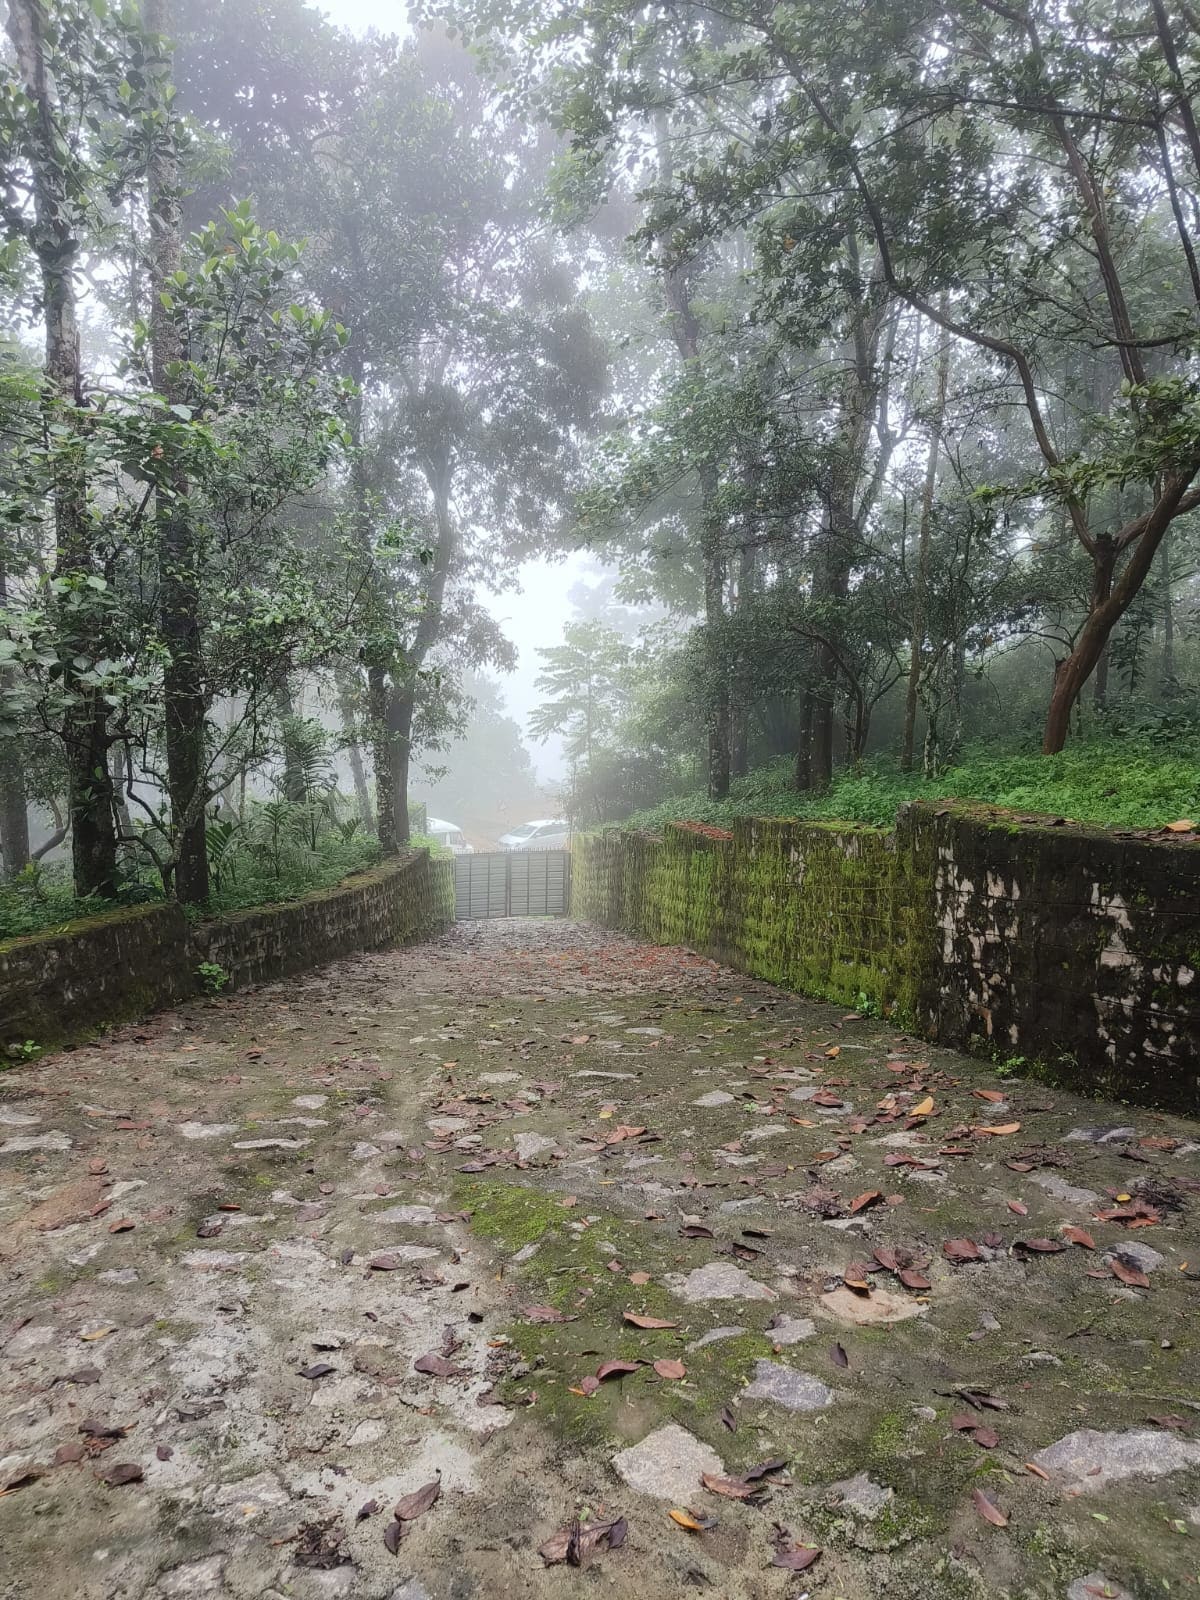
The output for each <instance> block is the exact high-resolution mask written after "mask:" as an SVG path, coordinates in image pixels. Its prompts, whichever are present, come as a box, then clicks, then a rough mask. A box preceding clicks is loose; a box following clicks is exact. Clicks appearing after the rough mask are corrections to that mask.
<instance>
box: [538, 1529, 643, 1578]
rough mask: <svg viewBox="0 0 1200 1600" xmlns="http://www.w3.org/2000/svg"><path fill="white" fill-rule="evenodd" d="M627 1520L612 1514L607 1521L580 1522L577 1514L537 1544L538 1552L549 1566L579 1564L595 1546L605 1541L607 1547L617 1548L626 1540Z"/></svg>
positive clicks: (595, 1548)
mask: <svg viewBox="0 0 1200 1600" xmlns="http://www.w3.org/2000/svg"><path fill="white" fill-rule="evenodd" d="M627 1531H628V1524H627V1523H626V1521H625V1518H624V1517H614V1518H613V1519H612V1520H611V1521H607V1522H580V1520H579V1518H578V1517H576V1518H575V1520H574V1521H573V1522H571V1523H569V1524H568V1525H567V1527H565V1528H560V1529H559V1530H558V1532H557V1533H556V1534H553V1535H552V1536H551V1537H550V1538H549V1539H547V1540H546V1542H545V1544H543V1545H539V1547H538V1555H540V1556H541V1558H542V1560H543V1561H544V1562H545V1563H546V1565H547V1566H548V1567H553V1566H557V1565H558V1564H559V1563H560V1562H563V1561H565V1562H566V1563H567V1565H568V1566H572V1567H581V1566H582V1565H583V1563H584V1561H585V1560H586V1558H587V1557H588V1556H589V1555H591V1554H592V1552H593V1551H594V1550H598V1549H599V1548H600V1547H601V1545H604V1546H605V1547H606V1548H607V1549H609V1550H619V1549H620V1547H621V1546H622V1545H623V1544H624V1542H625V1535H626V1532H627Z"/></svg>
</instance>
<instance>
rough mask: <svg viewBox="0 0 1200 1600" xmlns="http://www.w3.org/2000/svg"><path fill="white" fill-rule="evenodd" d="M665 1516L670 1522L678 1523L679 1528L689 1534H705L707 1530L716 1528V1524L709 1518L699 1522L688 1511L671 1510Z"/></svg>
mask: <svg viewBox="0 0 1200 1600" xmlns="http://www.w3.org/2000/svg"><path fill="white" fill-rule="evenodd" d="M667 1515H668V1516H669V1517H670V1519H671V1521H672V1522H676V1523H678V1524H679V1526H680V1527H681V1528H686V1529H687V1530H688V1532H689V1533H707V1531H708V1530H709V1528H715V1527H716V1523H715V1522H714V1521H713V1520H712V1518H711V1517H709V1518H707V1519H706V1520H704V1521H701V1520H700V1519H699V1518H698V1517H694V1516H693V1515H692V1513H691V1512H690V1511H679V1510H673V1511H669V1512H668V1513H667Z"/></svg>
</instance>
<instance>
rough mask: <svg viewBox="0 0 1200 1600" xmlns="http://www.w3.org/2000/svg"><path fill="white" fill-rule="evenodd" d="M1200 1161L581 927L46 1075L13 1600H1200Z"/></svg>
mask: <svg viewBox="0 0 1200 1600" xmlns="http://www.w3.org/2000/svg"><path fill="white" fill-rule="evenodd" d="M1198 1140H1200V1128H1198V1127H1197V1125H1195V1124H1192V1123H1188V1122H1187V1121H1186V1120H1185V1119H1181V1118H1178V1117H1169V1116H1163V1115H1158V1114H1156V1113H1153V1112H1147V1111H1144V1110H1135V1109H1130V1108H1128V1107H1123V1106H1116V1105H1112V1104H1105V1103H1097V1102H1088V1101H1085V1100H1082V1099H1080V1098H1078V1097H1076V1096H1073V1095H1071V1094H1068V1093H1066V1092H1063V1091H1059V1090H1056V1089H1050V1088H1047V1087H1045V1086H1043V1085H1042V1084H1039V1083H1036V1082H1033V1081H1026V1080H1022V1079H1021V1078H1020V1077H1019V1076H1016V1075H1013V1076H1008V1075H1005V1074H1004V1072H1003V1071H998V1070H997V1069H996V1068H995V1067H992V1066H987V1065H984V1064H981V1063H977V1062H972V1061H969V1060H967V1059H965V1058H964V1057H962V1056H959V1055H955V1054H952V1053H950V1052H948V1051H942V1050H935V1049H931V1048H929V1047H928V1046H926V1045H923V1044H921V1043H920V1042H918V1041H914V1040H912V1039H908V1038H905V1037H903V1036H902V1035H899V1034H897V1033H896V1031H895V1030H894V1028H892V1027H890V1026H889V1025H888V1024H887V1023H886V1022H883V1021H880V1020H878V1019H870V1018H865V1017H857V1016H847V1015H845V1014H843V1013H842V1012H840V1011H839V1010H837V1009H836V1008H832V1007H829V1006H825V1005H821V1004H818V1003H814V1002H809V1001H804V1000H799V999H797V998H795V997H793V996H787V995H783V994H781V993H780V992H779V991H777V990H773V989H771V988H769V987H767V986H766V985H763V984H758V983H754V982H752V981H749V980H746V979H743V978H739V977H737V976H736V975H734V974H732V973H728V972H723V971H722V970H720V969H719V968H717V967H715V966H713V965H712V964H711V963H710V962H708V961H705V960H702V959H700V958H699V957H696V956H693V955H690V954H688V953H686V952H683V951H678V950H659V949H653V948H648V947H646V946H641V945H637V944H633V943H631V942H628V941H625V940H623V939H620V938H618V937H615V936H613V935H610V934H606V933H603V932H600V931H597V930H589V929H583V928H579V927H576V926H573V925H570V924H565V923H553V922H526V923H494V924H490V925H463V926H461V927H459V928H458V929H456V930H455V931H454V932H453V933H452V934H451V935H449V936H448V937H447V938H445V939H443V940H441V941H438V942H436V943H434V944H430V945H426V946H423V947H421V948H419V949H416V950H409V951H398V952H389V953H384V954H380V955H373V956H368V957H364V958H360V959H357V960H353V961H348V962H345V963H343V964H341V965H339V966H336V967H332V968H329V969H327V970H325V971H323V972H321V973H318V974H314V975H310V976H307V977H304V978H301V979H296V980H295V981H293V982H289V983H286V984H279V985H276V986H273V987H269V988H264V989H260V990H258V991H255V992H250V993H245V994H241V995H236V996H233V997H231V998H228V999H222V998H216V999H213V1000H210V1001H204V1002H199V1003H197V1004H195V1005H193V1006H189V1007H187V1008H184V1009H182V1010H180V1011H177V1012H171V1013H164V1014H162V1015H159V1016H156V1017H154V1018H152V1019H150V1020H149V1021H148V1022H146V1023H145V1024H143V1025H142V1026H140V1027H137V1028H131V1029H126V1030H123V1031H122V1032H121V1033H119V1034H117V1035H115V1036H113V1037H111V1038H107V1039H104V1040H101V1041H99V1042H98V1043H97V1044H95V1045H94V1046H89V1047H87V1048H82V1049H79V1050H76V1051H73V1052H70V1053H66V1054H62V1055H58V1056H54V1057H49V1058H47V1059H45V1060H42V1061H39V1062H36V1063H34V1064H31V1065H25V1066H17V1067H14V1068H12V1069H10V1070H9V1071H7V1072H5V1073H4V1074H3V1076H2V1077H0V1217H2V1229H3V1231H2V1233H0V1280H2V1288H0V1457H3V1460H2V1461H0V1491H2V1492H0V1595H2V1596H4V1597H5V1600H17V1597H20V1600H26V1597H37V1600H60V1597H63V1600H65V1597H67V1596H70V1597H72V1600H135V1597H138V1600H140V1597H143V1596H146V1597H156V1600H157V1597H168V1596H187V1597H193V1596H209V1595H211V1596H236V1597H238V1600H251V1597H259V1596H267V1597H279V1596H294V1597H297V1600H324V1597H329V1600H334V1597H338V1596H353V1597H363V1600H389V1597H390V1600H422V1597H425V1600H475V1597H478V1600H485V1597H486V1600H502V1597H509V1596H513V1597H515V1596H531V1597H537V1600H541V1597H543V1596H550V1595H554V1596H563V1597H565V1600H574V1597H578V1596H611V1597H614V1600H625V1597H634V1596H636V1597H638V1600H648V1597H651V1596H653V1597H660V1596H661V1597H673V1596H692V1595H696V1594H711V1595H713V1596H720V1597H723V1600H724V1597H728V1600H757V1597H760V1596H761V1597H774V1596H779V1597H787V1600H796V1597H798V1596H801V1595H804V1594H812V1595H813V1596H823V1597H830V1600H833V1597H842V1600H874V1597H875V1596H885V1597H889V1600H906V1597H913V1600H915V1597H938V1600H941V1597H949V1600H955V1597H959V1596H963V1597H965V1596H1011V1597H1017V1596H1022V1597H1025V1596H1029V1597H1032V1596H1038V1597H1041V1596H1045V1597H1056V1600H1061V1597H1069V1600H1092V1597H1101V1600H1105V1597H1108V1600H1116V1597H1119V1596H1136V1597H1138V1600H1147V1597H1149V1596H1151V1595H1154V1596H1161V1595H1163V1594H1166V1593H1170V1594H1172V1595H1176V1594H1184V1595H1186V1594H1190V1593H1193V1592H1195V1591H1196V1590H1197V1573H1198V1572H1200V1382H1198V1377H1200V1359H1198V1350H1197V1328H1196V1316H1195V1311H1196V1296H1197V1288H1198V1286H1200V1229H1198V1226H1197V1216H1198V1213H1200V1142H1198ZM613 1363H616V1365H615V1366H614V1365H612V1364H613ZM397 1506H399V1509H400V1513H401V1514H400V1515H399V1516H397V1515H396V1508H397ZM576 1519H578V1520H576ZM543 1550H544V1554H543V1553H539V1552H540V1551H543Z"/></svg>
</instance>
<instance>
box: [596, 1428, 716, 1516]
mask: <svg viewBox="0 0 1200 1600" xmlns="http://www.w3.org/2000/svg"><path fill="white" fill-rule="evenodd" d="M613 1467H614V1469H615V1471H616V1473H617V1476H618V1477H620V1478H622V1479H623V1480H624V1482H625V1483H627V1484H628V1485H629V1487H630V1488H631V1489H637V1490H638V1492H639V1493H641V1494H648V1495H653V1496H655V1498H657V1499H659V1500H671V1501H674V1502H675V1504H676V1505H681V1506H686V1505H688V1504H689V1503H690V1502H691V1501H692V1500H695V1499H696V1498H697V1497H698V1495H699V1494H700V1492H701V1489H700V1480H701V1478H702V1477H703V1475H704V1473H706V1472H707V1473H710V1474H711V1475H712V1476H713V1477H717V1478H721V1477H724V1475H725V1464H724V1462H723V1461H722V1460H721V1458H720V1456H719V1455H718V1454H717V1452H716V1451H715V1450H714V1449H712V1447H711V1446H710V1445H706V1444H704V1443H702V1442H701V1441H700V1440H699V1439H697V1438H695V1437H694V1436H693V1435H692V1434H690V1433H688V1431H687V1429H686V1428H681V1427H679V1426H678V1424H676V1423H674V1422H670V1423H668V1424H667V1425H666V1427H663V1428H656V1429H655V1430H654V1432H653V1433H649V1434H647V1435H646V1437H645V1438H644V1439H643V1440H642V1442H641V1443H640V1444H636V1445H633V1446H632V1447H631V1448H630V1449H628V1450H622V1451H621V1452H620V1454H619V1455H616V1456H614V1457H613Z"/></svg>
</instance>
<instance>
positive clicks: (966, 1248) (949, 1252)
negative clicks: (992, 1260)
mask: <svg viewBox="0 0 1200 1600" xmlns="http://www.w3.org/2000/svg"><path fill="white" fill-rule="evenodd" d="M942 1254H943V1255H944V1256H945V1257H946V1259H947V1261H982V1260H983V1252H982V1251H981V1250H980V1248H979V1246H978V1245H977V1244H976V1243H975V1241H974V1239H947V1240H946V1242H945V1244H944V1245H943V1246H942Z"/></svg>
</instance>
